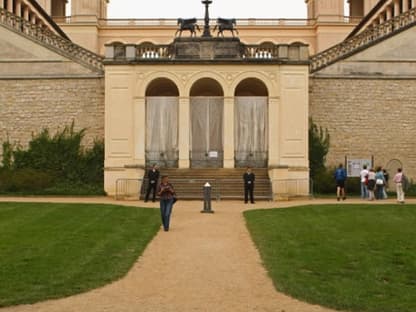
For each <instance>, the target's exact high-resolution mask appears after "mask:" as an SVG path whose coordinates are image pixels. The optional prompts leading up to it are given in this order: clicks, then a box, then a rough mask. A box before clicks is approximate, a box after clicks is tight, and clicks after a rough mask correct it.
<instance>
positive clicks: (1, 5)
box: [0, 0, 4, 8]
mask: <svg viewBox="0 0 416 312" xmlns="http://www.w3.org/2000/svg"><path fill="white" fill-rule="evenodd" d="M3 2H4V0H0V8H4V3H3Z"/></svg>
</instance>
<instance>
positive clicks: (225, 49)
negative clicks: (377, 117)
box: [105, 38, 309, 62]
mask: <svg viewBox="0 0 416 312" xmlns="http://www.w3.org/2000/svg"><path fill="white" fill-rule="evenodd" d="M227 42H228V43H227ZM207 44H208V46H209V48H208V50H206V47H207ZM188 47H191V48H190V49H189V50H188ZM105 48H106V52H105V61H116V62H117V61H118V62H130V61H136V62H137V61H139V62H146V61H170V60H172V61H173V60H182V61H189V60H204V61H210V60H241V61H243V60H244V61H257V62H267V61H285V62H299V61H301V62H309V52H308V51H309V49H308V46H307V45H305V44H302V43H293V44H272V43H266V44H260V45H245V44H242V43H240V41H239V40H236V39H231V38H230V39H229V40H225V41H224V40H223V39H212V40H208V41H204V43H202V44H201V41H200V40H198V38H196V39H195V40H192V38H190V39H185V40H175V41H174V42H173V43H172V44H169V45H166V44H165V45H158V44H153V43H142V44H138V45H136V44H121V43H113V44H109V45H106V46H105Z"/></svg>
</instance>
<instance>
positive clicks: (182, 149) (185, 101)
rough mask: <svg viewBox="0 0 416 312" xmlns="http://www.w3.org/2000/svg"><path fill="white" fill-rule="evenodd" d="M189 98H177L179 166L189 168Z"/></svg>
mask: <svg viewBox="0 0 416 312" xmlns="http://www.w3.org/2000/svg"><path fill="white" fill-rule="evenodd" d="M189 114H190V98H189V97H181V98H179V122H178V126H179V142H178V143H179V168H189V167H190V161H189V147H190V145H189V138H190V129H191V125H190V121H191V118H190V115H189Z"/></svg>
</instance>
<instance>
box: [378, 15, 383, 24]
mask: <svg viewBox="0 0 416 312" xmlns="http://www.w3.org/2000/svg"><path fill="white" fill-rule="evenodd" d="M378 21H379V24H383V23H384V14H383V13H382V14H380V16H379V18H378Z"/></svg>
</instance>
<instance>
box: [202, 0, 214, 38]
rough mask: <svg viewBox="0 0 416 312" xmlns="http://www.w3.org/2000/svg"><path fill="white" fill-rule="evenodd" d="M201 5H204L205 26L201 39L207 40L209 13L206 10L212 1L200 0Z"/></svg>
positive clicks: (209, 32) (208, 35) (209, 35)
mask: <svg viewBox="0 0 416 312" xmlns="http://www.w3.org/2000/svg"><path fill="white" fill-rule="evenodd" d="M201 2H202V4H205V19H204V21H205V24H204V32H203V34H202V37H204V38H209V37H211V31H210V29H209V12H208V8H209V5H210V4H211V3H212V0H202V1H201Z"/></svg>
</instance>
